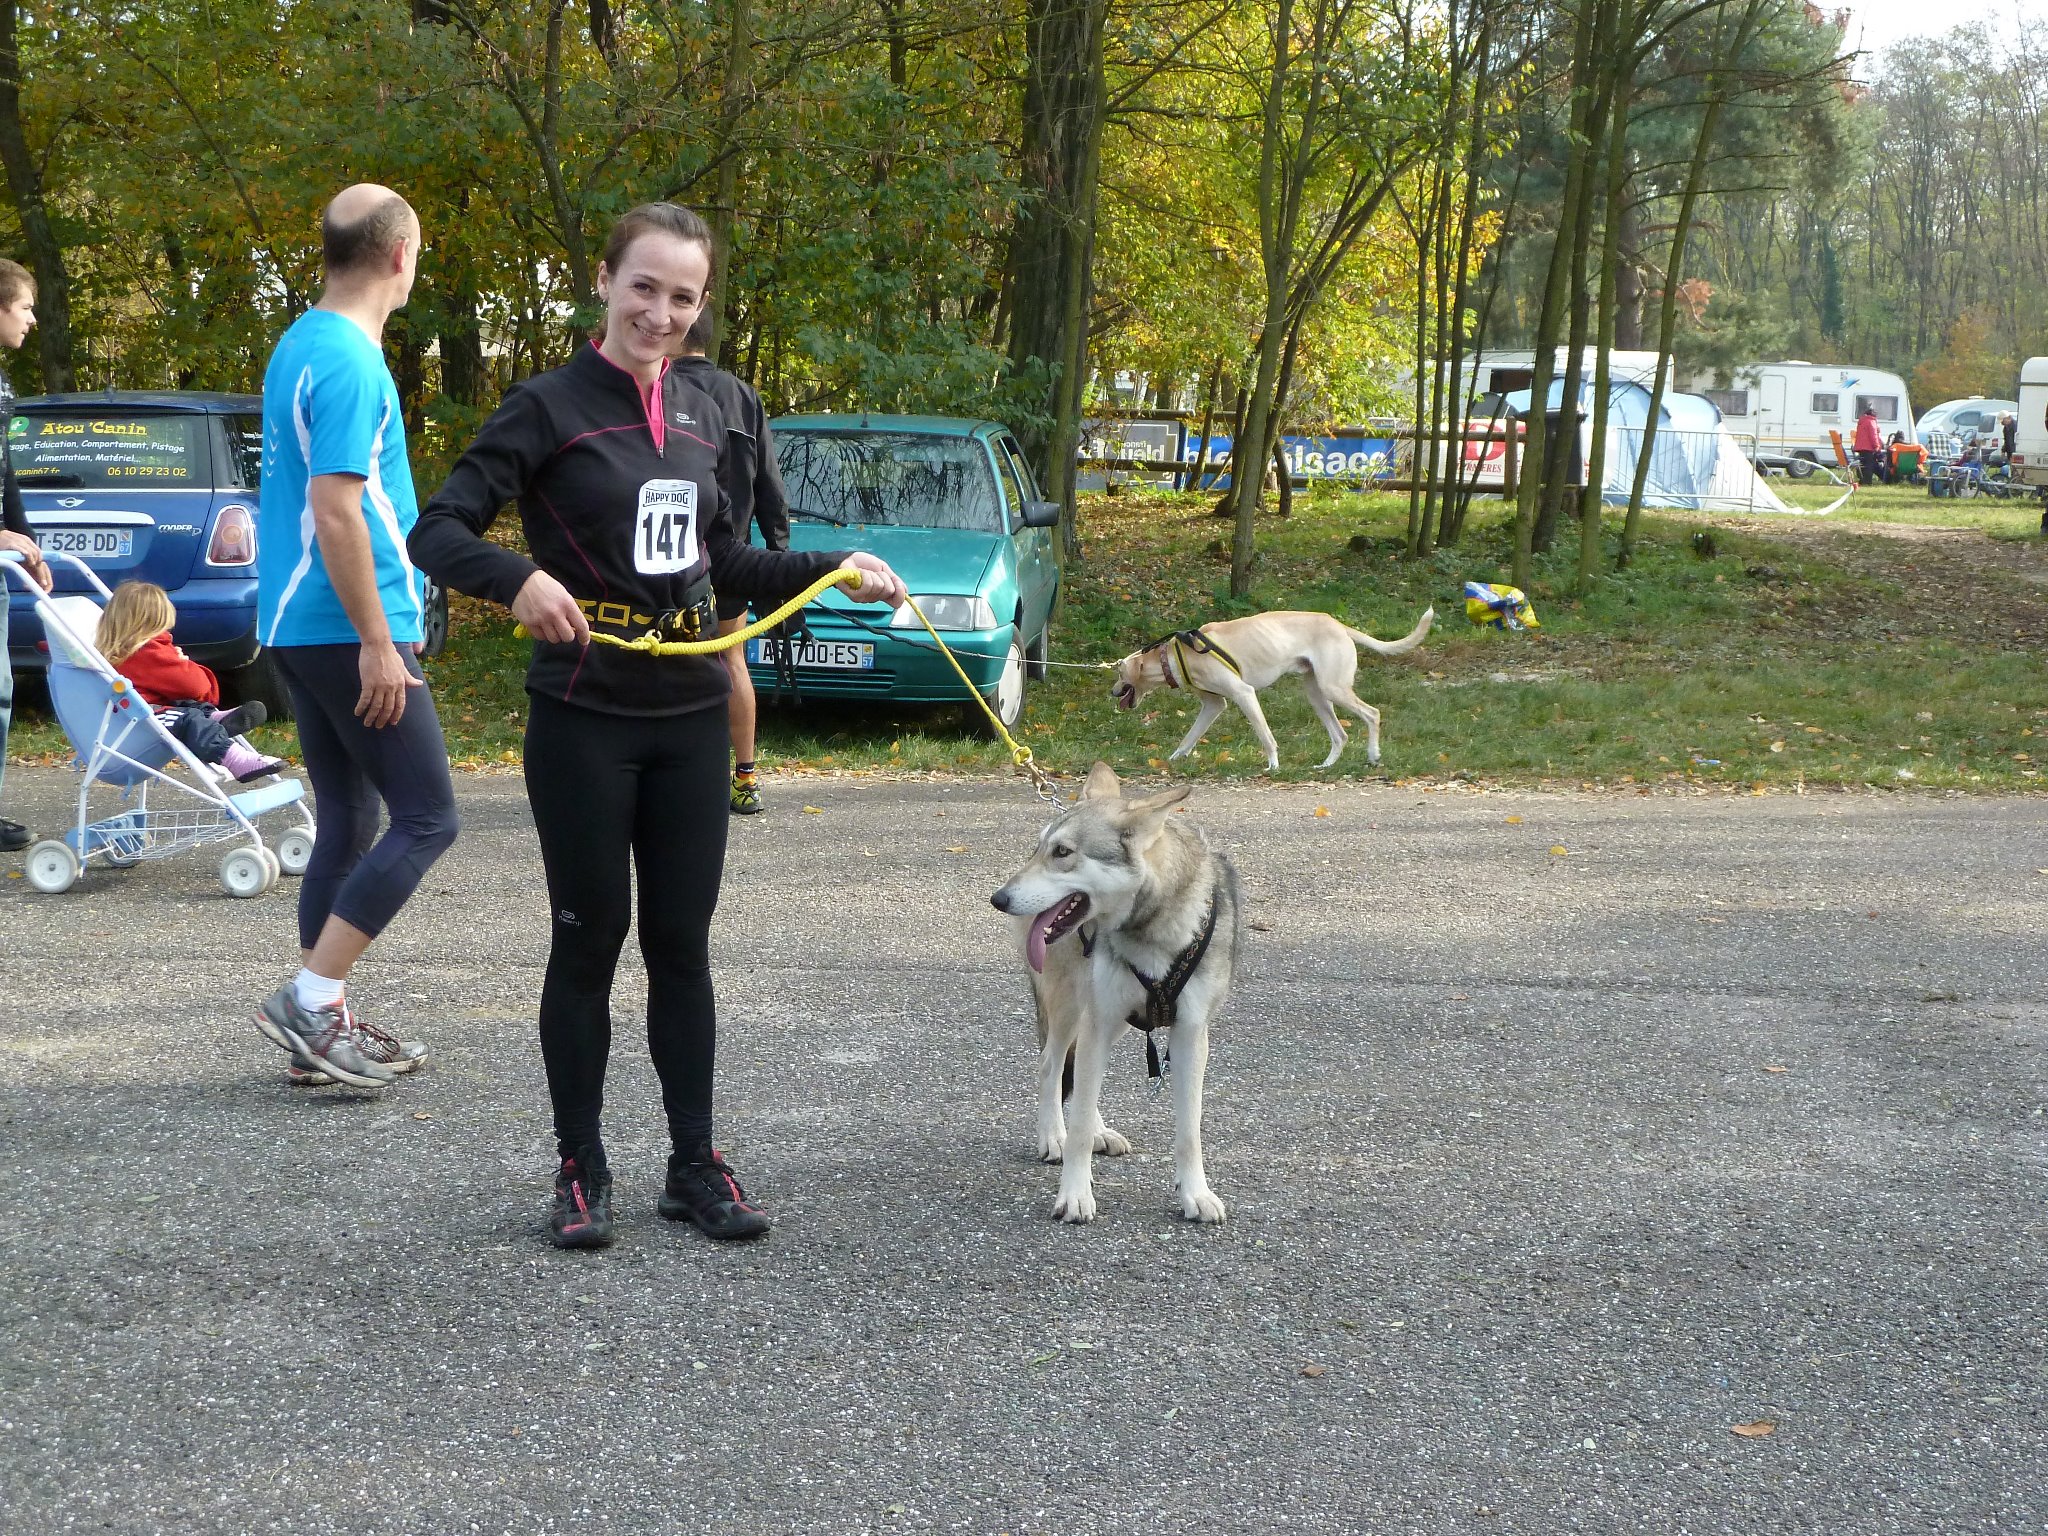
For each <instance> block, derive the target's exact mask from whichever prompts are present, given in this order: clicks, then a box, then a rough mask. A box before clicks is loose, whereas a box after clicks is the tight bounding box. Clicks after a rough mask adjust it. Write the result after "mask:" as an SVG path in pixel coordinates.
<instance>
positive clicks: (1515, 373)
mask: <svg viewBox="0 0 2048 1536" xmlns="http://www.w3.org/2000/svg"><path fill="white" fill-rule="evenodd" d="M1570 356H1571V348H1569V347H1559V348H1558V349H1557V357H1556V361H1555V362H1554V363H1553V364H1552V365H1551V366H1552V369H1553V372H1552V373H1551V375H1550V377H1551V379H1552V381H1553V384H1554V382H1555V381H1556V380H1558V379H1561V378H1563V377H1564V370H1565V360H1566V359H1567V358H1568V357H1570ZM1599 359H1600V349H1599V348H1598V347H1582V348H1580V363H1579V366H1580V367H1581V368H1583V369H1584V370H1585V381H1586V383H1588V384H1591V383H1592V382H1593V370H1594V369H1595V367H1597V366H1598V363H1599ZM1608 370H1609V372H1610V373H1612V375H1613V376H1614V380H1615V382H1616V383H1622V382H1626V383H1630V384H1640V385H1642V386H1643V388H1645V389H1648V388H1650V386H1651V385H1652V384H1653V383H1654V382H1655V381H1656V378H1657V354H1656V353H1654V352H1623V351H1615V352H1610V353H1609V354H1608ZM1444 372H1445V376H1446V377H1447V378H1448V376H1449V373H1450V370H1449V369H1448V368H1446V369H1445V370H1444ZM1535 377H1536V354H1535V353H1534V352H1531V351H1526V350H1525V351H1521V352H1479V353H1475V354H1474V355H1473V356H1471V357H1468V358H1467V359H1466V360H1465V376H1464V384H1465V390H1466V394H1467V397H1468V398H1472V399H1477V398H1479V397H1481V396H1484V395H1507V394H1513V393H1514V392H1515V391H1516V390H1518V389H1527V388H1528V387H1529V386H1530V384H1531V383H1532V382H1534V380H1535ZM1673 377H1674V375H1673V373H1672V370H1671V369H1670V367H1669V366H1667V367H1666V368H1665V370H1664V390H1665V393H1667V394H1669V393H1671V392H1673V391H1675V390H1676V389H1677V388H1678V386H1677V384H1676V383H1674V382H1673Z"/></svg>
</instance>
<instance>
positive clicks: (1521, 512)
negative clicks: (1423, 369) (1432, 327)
mask: <svg viewBox="0 0 2048 1536" xmlns="http://www.w3.org/2000/svg"><path fill="white" fill-rule="evenodd" d="M1578 7H1579V10H1578V17H1577V21H1576V23H1575V25H1574V28H1573V35H1572V65H1571V79H1572V110H1571V143H1572V149H1571V150H1570V152H1569V154H1568V158H1567V160H1566V165H1565V181H1564V195H1563V198H1562V212H1561V214H1560V216H1559V219H1558V224H1557V234H1556V236H1555V238H1554V239H1553V240H1552V241H1551V247H1550V266H1549V270H1548V272H1547V273H1546V275H1545V277H1544V282H1543V303H1542V307H1541V308H1540V309H1539V310H1538V311H1537V318H1536V349H1535V358H1534V360H1533V366H1532V368H1531V370H1530V371H1531V374H1532V377H1531V379H1530V383H1529V414H1528V417H1527V420H1526V436H1525V440H1524V443H1523V454H1522V476H1521V484H1520V486H1519V489H1518V495H1517V498H1516V506H1515V558H1514V565H1513V572H1514V576H1513V580H1514V583H1515V585H1516V586H1519V587H1526V586H1528V585H1529V584H1530V583H1531V582H1532V581H1533V580H1534V579H1535V569H1536V563H1535V550H1536V516H1537V511H1538V508H1539V506H1540V505H1541V502H1542V499H1543V480H1544V472H1545V469H1546V467H1547V465H1548V462H1549V459H1550V454H1551V449H1552V445H1551V442H1550V430H1549V421H1548V412H1547V406H1548V404H1549V398H1550V384H1551V380H1552V379H1553V378H1555V377H1556V371H1557V357H1556V354H1557V341H1558V332H1559V331H1561V330H1563V329H1564V321H1565V309H1566V306H1567V305H1568V304H1569V302H1570V293H1569V284H1570V278H1571V267H1572V254H1571V241H1572V239H1573V238H1574V235H1575V233H1576V223H1577V220H1576V217H1575V215H1574V212H1573V208H1574V204H1575V203H1576V201H1577V197H1578V192H1579V187H1580V185H1581V184H1582V183H1583V182H1584V181H1585V179H1586V177H1585V157H1584V155H1583V153H1582V152H1581V149H1580V146H1582V145H1583V144H1584V142H1585V128H1586V119H1587V116H1588V115H1589V113H1590V111H1591V97H1592V90H1591V81H1590V80H1589V78H1588V77H1589V76H1590V74H1591V72H1592V60H1593V40H1594V27H1593V12H1594V9H1595V0H1578Z"/></svg>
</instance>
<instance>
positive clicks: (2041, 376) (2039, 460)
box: [2012, 357, 2048, 531]
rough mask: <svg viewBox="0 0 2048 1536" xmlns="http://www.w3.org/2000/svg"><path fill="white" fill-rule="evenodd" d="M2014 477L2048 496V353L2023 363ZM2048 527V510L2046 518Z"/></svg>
mask: <svg viewBox="0 0 2048 1536" xmlns="http://www.w3.org/2000/svg"><path fill="white" fill-rule="evenodd" d="M2012 477H2013V479H2015V480H2017V481H2019V482H2020V483H2021V484H2022V485H2031V486H2033V487H2035V488H2036V489H2037V490H2039V491H2040V493H2041V494H2042V495H2043V496H2044V497H2048V357H2030V358H2028V359H2027V360H2026V361H2025V362H2024V363H2022V364H2021V365H2020V410H2019V436H2018V437H2017V438H2015V439H2014V440H2013V450H2012ZM2041 526H2042V529H2043V531H2048V514H2044V516H2043V519H2042V524H2041Z"/></svg>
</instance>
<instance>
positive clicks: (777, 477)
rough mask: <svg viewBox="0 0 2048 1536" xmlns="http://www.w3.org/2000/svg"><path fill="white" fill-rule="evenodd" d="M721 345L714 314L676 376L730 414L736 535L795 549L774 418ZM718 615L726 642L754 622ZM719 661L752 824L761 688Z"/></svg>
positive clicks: (727, 658)
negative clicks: (728, 367) (755, 535)
mask: <svg viewBox="0 0 2048 1536" xmlns="http://www.w3.org/2000/svg"><path fill="white" fill-rule="evenodd" d="M713 339H714V332H713V331H712V320H711V311H710V310H709V309H708V308H707V309H705V310H704V311H703V312H702V313H700V314H699V315H698V316H697V319H696V321H695V323H694V324H692V325H691V327H690V329H689V333H688V334H687V335H685V336H684V337H683V351H682V356H681V357H679V358H677V359H676V364H675V371H676V375H677V377H679V378H681V379H684V380H686V381H688V382H689V383H691V384H694V385H696V386H697V387H698V388H699V389H701V390H703V391H704V393H705V394H707V395H709V396H710V397H711V398H712V399H714V400H716V401H717V402H718V404H719V408H720V409H721V410H723V411H724V412H725V452H724V453H723V454H721V455H720V456H719V460H718V483H719V485H720V486H722V487H723V488H724V490H725V494H726V499H727V500H729V501H730V502H731V503H732V527H733V533H734V535H735V536H736V537H738V538H741V539H744V538H746V537H747V529H748V527H749V526H750V525H752V526H757V527H759V528H760V530H761V542H762V543H763V544H765V545H766V546H767V547H768V548H770V549H775V550H784V549H788V548H789V498H788V497H787V495H786V494H785V493H784V491H783V489H782V470H781V469H780V467H779V466H778V465H777V464H776V462H775V439H774V438H773V437H772V436H770V435H769V432H768V412H767V410H766V409H765V408H764V407H763V406H762V404H761V397H760V395H758V394H757V393H755V390H754V386H753V385H751V384H748V383H745V382H743V381H742V380H740V379H737V378H735V377H734V376H733V375H732V374H730V373H727V372H726V371H725V370H724V369H723V368H720V367H717V366H716V365H714V364H713V363H712V361H711V358H710V355H709V354H710V352H711V343H712V341H713ZM717 609H718V632H719V633H720V634H721V635H729V634H731V633H732V632H733V631H734V630H736V629H738V628H740V627H741V626H742V625H744V624H745V623H746V622H747V600H746V598H745V597H744V596H734V597H728V596H727V595H726V594H725V593H723V592H720V593H718V594H717ZM719 654H720V659H722V660H723V661H724V662H725V670H726V673H727V675H728V676H730V677H731V678H732V697H731V698H730V699H728V700H727V701H726V721H727V724H728V726H729V728H730V729H731V732H732V755H733V768H732V808H733V812H734V814H736V815H740V816H752V815H755V814H757V813H758V812H759V811H760V809H761V790H760V786H759V785H758V784H757V783H756V782H755V762H754V750H755V748H754V730H755V725H756V722H757V720H758V717H759V706H758V704H757V703H756V702H755V699H754V680H753V678H752V677H751V676H750V675H749V674H748V672H747V653H746V647H744V646H739V645H736V646H734V647H733V648H732V649H731V650H729V651H722V652H720V653H719Z"/></svg>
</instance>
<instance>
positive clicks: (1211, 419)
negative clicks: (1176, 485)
mask: <svg viewBox="0 0 2048 1536" xmlns="http://www.w3.org/2000/svg"><path fill="white" fill-rule="evenodd" d="M1222 381H1223V359H1222V358H1220V357H1219V358H1217V359H1216V361H1215V362H1213V363H1211V364H1210V365H1209V386H1208V388H1207V389H1205V390H1203V392H1202V432H1201V438H1200V440H1199V441H1198V442H1197V443H1196V444H1195V467H1194V469H1193V470H1192V471H1190V472H1189V474H1188V477H1187V480H1186V481H1185V482H1184V484H1183V489H1185V490H1190V491H1199V490H1200V489H1201V488H1202V477H1203V475H1205V474H1207V473H1208V470H1209V433H1210V432H1211V431H1212V430H1213V429H1214V427H1215V425H1216V389H1217V386H1218V385H1219V384H1221V383H1222Z"/></svg>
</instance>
